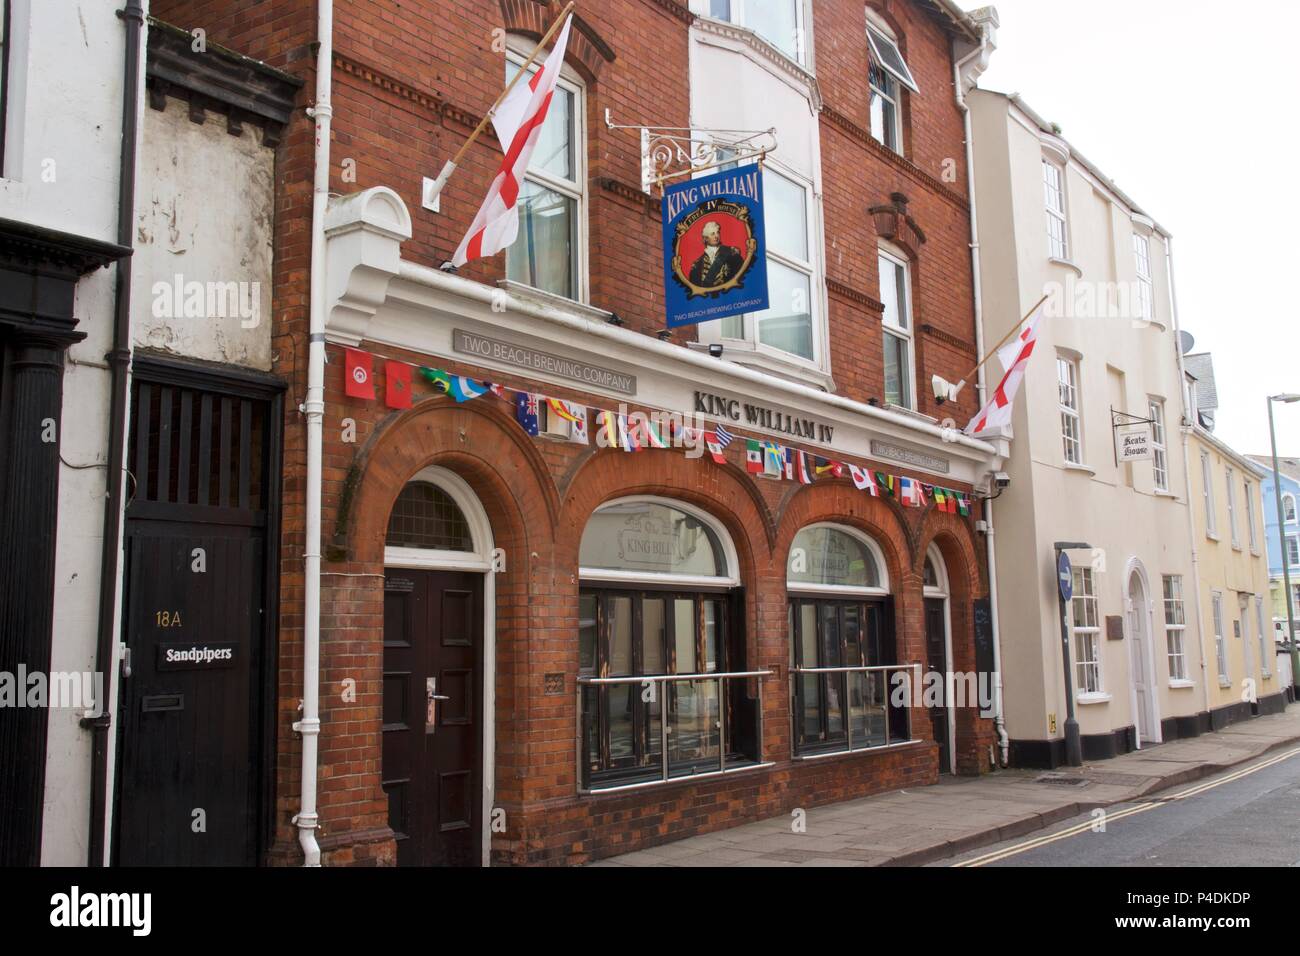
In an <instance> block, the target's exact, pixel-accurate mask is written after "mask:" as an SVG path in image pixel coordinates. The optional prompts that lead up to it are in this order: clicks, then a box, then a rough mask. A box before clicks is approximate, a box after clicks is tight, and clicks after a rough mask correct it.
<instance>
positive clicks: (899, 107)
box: [867, 28, 904, 156]
mask: <svg viewBox="0 0 1300 956" xmlns="http://www.w3.org/2000/svg"><path fill="white" fill-rule="evenodd" d="M869 31H870V28H868V32H869ZM872 65H875V66H877V68H878V69H879V70H880V72H881V74H882V75H883V76H884V77H885V85H884V86H883V87H881V86H880V85H879V84H878V83H876V82H875V81H874V80H873V79H872V73H871V70H870V68H868V70H867V89H868V99H871V98H874V97H877V96H878V97H880V98H881V99H882V100H885V101H886V102H887V103H889V104H890V105H892V106H893V108H894V109H893V114H894V122H893V124H892V128H890V129H889V130H888V132H890V133H892V134H893V139H894V142H893V145H890V143H889V142H888V139H887V138H886V139H880V138H878V137H877V136H876V131H875V130H874V129H872V128H871V125H870V123H871V119H870V116H868V124H869V125H868V127H867V131H868V132H869V133H870V134H871V138H872V139H874V140H875V141H876V142H877V143H879V144H880V145H881V146H884V147H885V148H886V149H892V150H893V151H894V152H895V153H897V154H898V155H899V156H902V155H904V153H903V94H902V93H901V92H899V86H900V84H899V82H898V78H897V77H896V76H894V74H892V73H890V72H889V71H888V70H886V69H885V68H884V67H883V66H880V65H879V64H872ZM868 111H870V103H868Z"/></svg>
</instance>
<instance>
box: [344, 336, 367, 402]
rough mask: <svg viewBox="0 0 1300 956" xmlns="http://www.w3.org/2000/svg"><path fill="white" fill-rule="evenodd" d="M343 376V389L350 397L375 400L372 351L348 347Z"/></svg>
mask: <svg viewBox="0 0 1300 956" xmlns="http://www.w3.org/2000/svg"><path fill="white" fill-rule="evenodd" d="M346 353H347V360H346V363H345V369H346V373H345V374H344V376H343V390H344V392H346V393H347V395H348V397H349V398H368V399H370V400H372V401H373V400H374V397H375V382H374V375H373V374H372V370H371V367H370V353H369V352H362V351H361V350H360V349H347V350H346Z"/></svg>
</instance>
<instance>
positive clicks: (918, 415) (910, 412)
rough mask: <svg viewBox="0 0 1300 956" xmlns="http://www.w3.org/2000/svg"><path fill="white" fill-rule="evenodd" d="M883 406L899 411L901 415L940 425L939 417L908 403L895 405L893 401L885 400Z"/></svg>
mask: <svg viewBox="0 0 1300 956" xmlns="http://www.w3.org/2000/svg"><path fill="white" fill-rule="evenodd" d="M881 408H884V409H886V410H887V411H891V412H897V413H898V414H900V415H907V416H908V417H909V418H915V419H916V420H917V421H922V422H929V423H930V424H931V425H938V424H939V419H937V418H934V417H933V416H930V415H927V414H925V413H924V412H918V411H917V410H916V409H915V408H909V407H908V406H906V405H895V404H894V403H893V402H885V403H884V404H883V405H882V406H881Z"/></svg>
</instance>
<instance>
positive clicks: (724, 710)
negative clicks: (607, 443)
mask: <svg viewBox="0 0 1300 956" xmlns="http://www.w3.org/2000/svg"><path fill="white" fill-rule="evenodd" d="M578 560H579V565H580V567H579V578H580V588H579V596H578V667H579V675H578V682H579V686H580V688H581V691H582V698H581V715H580V719H581V722H582V727H581V741H582V743H581V747H582V758H581V759H582V768H583V789H584V790H588V791H590V790H607V789H612V788H616V787H620V786H630V785H641V784H645V783H651V782H659V781H662V782H666V781H668V780H671V779H673V778H677V777H683V776H698V775H700V774H709V773H721V772H726V771H729V770H735V769H740V768H743V767H745V766H752V765H753V764H755V763H757V755H758V735H757V728H758V714H759V709H758V701H757V700H751V699H749V697H748V695H746V694H745V683H746V681H745V679H743V678H740V677H736V678H733V677H730V676H728V675H729V674H733V673H739V672H743V671H744V661H745V644H744V626H743V625H744V604H743V602H742V601H741V600H740V591H739V589H738V587H737V585H738V583H739V580H738V578H737V573H736V568H737V560H736V553H735V548H734V546H733V545H732V543H731V539H730V537H729V536H728V535H727V533H726V530H725V529H724V528H723V527H722V526H721V525H720V524H718V523H717V522H716V521H715V520H714V519H712V518H711V517H709V516H708V515H707V514H705V513H704V512H701V511H698V510H696V509H694V508H691V507H689V506H687V505H684V504H681V503H679V502H674V501H667V500H663V499H657V498H625V499H620V500H618V501H612V502H610V503H608V504H606V505H604V506H602V507H601V508H599V509H598V510H597V511H596V512H595V513H594V514H593V515H592V516H591V518H589V519H588V521H587V526H586V528H585V529H584V530H583V534H582V542H581V544H580V546H579V559H578Z"/></svg>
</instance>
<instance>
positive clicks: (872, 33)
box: [867, 11, 921, 93]
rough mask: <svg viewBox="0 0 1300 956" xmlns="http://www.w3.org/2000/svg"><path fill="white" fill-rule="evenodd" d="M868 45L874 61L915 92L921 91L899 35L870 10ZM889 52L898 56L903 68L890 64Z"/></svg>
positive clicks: (868, 16) (868, 17) (868, 15)
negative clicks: (899, 40) (900, 43)
mask: <svg viewBox="0 0 1300 956" xmlns="http://www.w3.org/2000/svg"><path fill="white" fill-rule="evenodd" d="M867 45H868V47H869V48H870V50H871V59H872V62H874V63H876V64H877V65H878V66H879V67H880V68H881V69H882V70H884V71H885V72H886V73H888V74H889V75H890V76H892V77H893V78H894V79H896V80H898V82H899V83H901V84H903V86H905V87H907V88H908V89H909V90H911V91H912V92H913V93H920V92H921V88H920V87H919V86H917V85H916V77H914V76H913V75H912V68H911V67H910V66H908V65H907V57H905V56H903V48H902V47H901V46H899V45H898V37H897V36H895V35H894V31H893V30H891V29H890V28H889V26H888V25H887V24H886V23H884V22H883V21H882V20H881V19H880V18H879V17H876V16H873V15H871V13H870V11H868V14H867ZM890 48H892V49H890ZM887 53H893V54H894V55H895V56H897V57H898V62H899V63H900V64H901V66H902V68H901V69H895V68H894V67H893V66H891V65H890V63H889V58H888V56H886V54H887Z"/></svg>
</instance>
